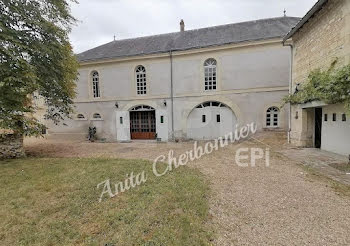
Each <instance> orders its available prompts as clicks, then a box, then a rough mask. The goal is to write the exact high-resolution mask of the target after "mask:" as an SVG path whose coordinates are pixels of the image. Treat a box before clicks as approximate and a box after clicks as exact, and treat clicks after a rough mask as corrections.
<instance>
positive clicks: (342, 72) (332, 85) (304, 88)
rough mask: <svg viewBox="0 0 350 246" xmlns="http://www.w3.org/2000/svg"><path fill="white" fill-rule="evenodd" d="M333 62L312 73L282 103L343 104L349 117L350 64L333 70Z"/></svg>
mask: <svg viewBox="0 0 350 246" xmlns="http://www.w3.org/2000/svg"><path fill="white" fill-rule="evenodd" d="M336 62H337V61H334V62H333V63H332V65H331V67H330V68H329V69H328V70H326V71H322V70H321V69H317V70H314V71H312V72H311V73H310V74H309V76H308V80H307V81H306V82H305V83H303V84H302V85H301V87H300V88H297V89H296V91H295V93H294V94H292V95H289V96H286V97H285V98H284V103H291V104H302V103H307V102H312V101H322V102H325V103H327V104H338V103H344V104H345V110H346V111H347V113H348V114H349V115H350V64H348V65H345V66H343V67H340V68H337V69H335V64H336Z"/></svg>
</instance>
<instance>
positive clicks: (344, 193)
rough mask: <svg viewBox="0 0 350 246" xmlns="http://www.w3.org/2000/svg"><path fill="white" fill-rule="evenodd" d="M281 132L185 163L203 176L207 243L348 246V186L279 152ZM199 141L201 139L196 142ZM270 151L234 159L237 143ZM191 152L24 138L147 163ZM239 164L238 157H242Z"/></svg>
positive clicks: (37, 146)
mask: <svg viewBox="0 0 350 246" xmlns="http://www.w3.org/2000/svg"><path fill="white" fill-rule="evenodd" d="M282 136H283V135H282V134H264V135H260V136H258V137H257V139H250V140H247V141H244V142H240V143H237V144H231V145H229V146H227V147H225V148H223V149H220V150H219V151H216V152H213V153H211V154H210V155H206V156H204V157H202V158H201V159H199V160H197V161H195V162H193V163H189V164H188V165H189V166H190V167H193V168H198V169H199V170H200V171H201V172H202V173H204V174H205V175H206V176H207V177H208V181H209V183H210V186H211V196H210V205H211V211H210V212H211V216H212V223H214V225H215V227H216V230H217V239H216V241H215V242H214V244H215V245H220V246H221V245H258V244H259V245H305V244H308V245H350V237H349V230H350V216H349V211H350V196H349V192H348V191H350V188H349V187H348V186H339V185H337V184H336V183H335V182H333V181H331V180H329V179H327V178H324V177H323V176H321V175H317V174H314V173H313V172H312V170H309V169H307V168H304V167H303V166H302V165H301V164H300V163H299V162H298V161H296V160H294V159H293V158H287V157H286V155H283V154H281V152H280V150H281V149H283V150H288V148H290V147H288V146H286V144H285V139H283V137H282ZM200 144H201V145H204V144H205V143H204V142H203V143H200ZM241 147H243V148H249V147H253V148H256V147H260V148H270V166H269V167H266V165H265V160H259V161H257V163H256V166H255V167H251V166H249V167H240V166H238V165H237V164H236V163H235V152H236V150H237V149H238V148H241ZM191 149H193V143H192V142H184V143H155V142H143V141H140V142H132V143H123V144H121V143H88V142H81V141H80V142H79V141H63V140H55V141H53V140H40V141H34V140H28V141H27V142H26V151H27V153H28V154H29V155H30V156H37V157H41V156H49V157H91V156H93V157H119V158H141V159H150V160H154V159H155V158H156V157H157V156H159V155H160V154H165V155H167V153H168V151H169V150H174V153H175V154H174V155H175V156H178V155H180V154H182V153H185V152H186V151H189V150H191ZM242 162H243V161H242Z"/></svg>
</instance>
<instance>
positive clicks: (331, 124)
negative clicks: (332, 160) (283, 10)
mask: <svg viewBox="0 0 350 246" xmlns="http://www.w3.org/2000/svg"><path fill="white" fill-rule="evenodd" d="M291 38H292V50H293V66H292V71H293V72H292V77H293V79H292V81H293V82H292V84H291V90H292V91H295V88H296V86H297V84H302V83H304V82H305V81H306V79H307V76H308V75H309V73H310V72H311V71H313V70H315V69H318V68H321V69H328V68H329V67H330V65H331V64H332V62H333V61H334V60H336V59H337V60H338V62H337V64H336V65H337V66H343V65H346V64H349V62H350V1H349V0H320V1H318V2H317V3H316V4H315V5H314V7H313V8H312V9H311V10H310V11H309V12H308V13H307V14H306V15H305V16H304V17H303V18H302V20H301V21H300V22H299V23H298V24H297V25H296V26H295V27H294V28H293V29H292V30H291V31H290V32H289V33H288V34H287V35H286V37H285V38H284V42H285V44H286V45H287V44H288V42H289V40H290V39H291ZM290 137H291V141H292V143H294V144H296V145H299V146H307V147H318V148H322V149H324V150H328V151H332V152H335V153H339V154H345V155H349V154H350V119H349V117H348V116H347V115H346V113H345V109H344V105H326V104H325V103H324V102H311V103H307V104H303V105H298V106H293V107H292V110H291V133H290Z"/></svg>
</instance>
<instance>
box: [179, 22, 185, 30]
mask: <svg viewBox="0 0 350 246" xmlns="http://www.w3.org/2000/svg"><path fill="white" fill-rule="evenodd" d="M180 31H181V32H184V31H185V22H184V20H182V19H181V21H180Z"/></svg>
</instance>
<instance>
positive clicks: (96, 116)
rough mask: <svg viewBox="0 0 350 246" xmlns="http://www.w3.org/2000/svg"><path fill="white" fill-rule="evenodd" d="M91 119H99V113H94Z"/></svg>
mask: <svg viewBox="0 0 350 246" xmlns="http://www.w3.org/2000/svg"><path fill="white" fill-rule="evenodd" d="M92 118H93V119H101V118H102V116H101V115H100V114H99V113H95V114H93V116H92Z"/></svg>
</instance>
